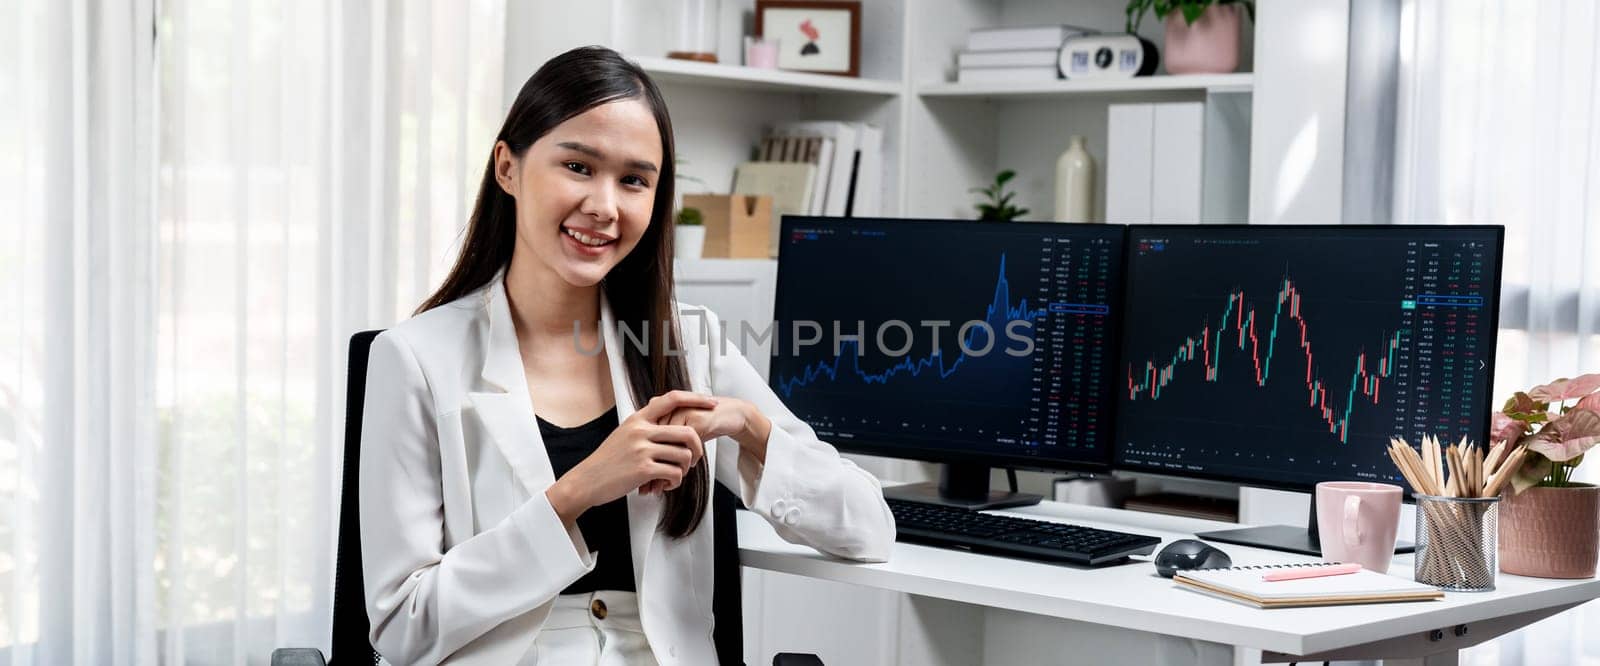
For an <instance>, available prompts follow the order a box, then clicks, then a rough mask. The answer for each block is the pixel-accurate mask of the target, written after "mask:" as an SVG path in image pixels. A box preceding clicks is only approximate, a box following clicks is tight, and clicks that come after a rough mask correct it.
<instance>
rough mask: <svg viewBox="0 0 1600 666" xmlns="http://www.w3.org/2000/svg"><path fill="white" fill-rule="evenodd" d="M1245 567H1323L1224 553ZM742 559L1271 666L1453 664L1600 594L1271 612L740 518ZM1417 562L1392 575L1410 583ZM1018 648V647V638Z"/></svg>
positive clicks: (1119, 579)
mask: <svg viewBox="0 0 1600 666" xmlns="http://www.w3.org/2000/svg"><path fill="white" fill-rule="evenodd" d="M998 513H1010V514H1015V515H1024V516H1028V517H1032V518H1041V519H1045V520H1057V521H1063V522H1072V523H1076V524H1081V525H1087V526H1092V527H1102V528H1107V529H1114V530H1122V531H1128V532H1137V533H1142V534H1149V535H1152V536H1157V537H1160V538H1161V539H1162V545H1163V546H1164V545H1166V544H1167V543H1170V542H1171V541H1173V540H1175V539H1182V538H1192V535H1193V534H1194V532H1196V531H1203V530H1208V529H1217V528H1219V527H1225V526H1226V525H1225V524H1223V523H1217V522H1213V521H1206V520H1195V519H1188V518H1178V517H1172V516H1162V515H1156V514H1147V513H1139V512H1132V511H1121V510H1116V509H1105V508H1100V507H1087V506H1078V505H1071V504H1062V503H1057V502H1044V503H1042V504H1040V505H1038V506H1032V507H1024V508H1019V509H1009V510H1004V511H1000V512H998ZM1217 545H1218V546H1219V547H1220V548H1222V549H1223V550H1224V551H1226V552H1227V553H1228V554H1229V555H1230V556H1231V557H1232V558H1233V562H1234V564H1235V565H1251V564H1265V563H1275V562H1285V561H1313V560H1315V558H1312V557H1307V556H1302V555H1292V554H1288V553H1279V552H1274V551H1268V550H1260V549H1255V548H1247V547H1244V546H1233V545H1227V544H1217ZM739 546H740V556H741V557H740V559H741V561H742V563H743V564H744V566H747V567H752V568H755V569H762V570H768V571H776V572H781V573H787V574H793V575H799V576H806V577H811V578H819V579H825V580H831V581H837V582H841V583H848V584H854V585H862V586H867V587H872V588H879V589H884V590H891V591H895V592H901V593H906V594H911V595H919V596H923V597H931V598H935V599H943V600H948V601H954V602H960V603H964V604H974V605H977V606H984V607H988V608H993V609H1004V610H1008V611H1018V612H1022V613H1027V614H1032V615H1037V616H1042V617H1044V618H1057V619H1058V620H1056V622H1058V623H1059V620H1070V621H1075V622H1084V623H1092V624H1094V625H1103V626H1112V627H1121V628H1125V629H1132V630H1137V631H1142V632H1150V633H1154V634H1162V635H1166V636H1175V637H1180V638H1186V639H1192V640H1197V641H1205V642H1208V643H1216V644H1222V645H1227V646H1239V647H1246V648H1255V649H1259V650H1261V651H1262V661H1263V662H1269V663H1270V662H1281V661H1295V660H1303V661H1304V660H1316V661H1321V660H1325V659H1387V660H1389V662H1388V663H1397V662H1398V663H1426V664H1429V665H1434V664H1454V663H1456V659H1457V651H1458V650H1460V649H1462V648H1465V647H1470V646H1472V645H1476V644H1478V643H1481V642H1483V641H1485V640H1488V639H1491V638H1494V637H1495V636H1499V635H1501V634H1504V633H1506V632H1509V631H1512V630H1515V629H1517V628H1520V627H1522V626H1525V625H1527V624H1529V623H1531V622H1534V621H1537V620H1540V619H1543V618H1545V617H1549V616H1551V615H1554V614H1556V613H1559V612H1561V611H1564V610H1567V609H1569V608H1572V607H1574V606H1576V605H1578V604H1581V603H1584V602H1586V601H1589V600H1591V599H1594V598H1595V597H1597V596H1600V580H1595V579H1589V580H1580V581H1558V580H1545V579H1539V578H1523V577H1520V576H1511V575H1506V574H1501V575H1500V577H1499V582H1498V589H1496V590H1495V591H1493V592H1486V593H1456V592H1451V593H1446V595H1445V599H1444V600H1443V601H1435V602H1419V603H1399V604H1368V605H1358V606H1329V607H1320V608H1286V609H1272V610H1263V609H1257V608H1252V607H1248V606H1245V605H1242V604H1236V603H1232V602H1228V601H1224V600H1221V599H1214V598H1211V597H1207V596H1205V595H1201V594H1197V593H1195V592H1191V591H1188V590H1184V589H1179V588H1178V587H1176V586H1175V585H1174V584H1173V583H1172V582H1171V581H1170V580H1167V579H1164V578H1161V577H1159V576H1157V575H1156V574H1155V568H1154V567H1153V566H1152V565H1151V564H1149V560H1150V559H1151V558H1148V557H1147V558H1135V560H1136V562H1134V563H1132V564H1127V565H1119V566H1111V567H1104V568H1099V569H1090V568H1080V567H1074V566H1063V565H1056V564H1046V563H1039V562H1030V561H1025V560H1015V559H1010V558H1003V557H994V556H988V555H979V554H974V553H968V552H964V551H958V550H949V549H943V548H933V547H928V546H920V545H915V544H906V543H897V544H896V545H895V551H894V555H893V556H892V557H891V559H890V560H889V561H888V562H886V563H883V564H858V563H852V562H847V561H843V560H838V559H834V558H832V557H828V556H825V555H822V554H819V553H817V552H816V551H815V550H812V549H811V548H808V547H804V546H796V545H793V544H789V543H787V542H784V541H783V540H782V539H779V538H778V537H777V535H776V534H775V533H774V532H773V531H772V529H771V528H770V527H769V526H768V525H767V524H766V523H765V522H764V521H762V520H761V518H760V517H758V516H755V515H753V514H750V513H748V512H744V511H741V512H739ZM1411 567H1412V560H1411V556H1409V555H1401V556H1396V557H1395V560H1394V565H1393V567H1392V568H1391V573H1393V574H1395V575H1401V576H1406V577H1408V578H1409V577H1410V574H1411ZM1011 640H1018V637H1017V636H1013V637H1011Z"/></svg>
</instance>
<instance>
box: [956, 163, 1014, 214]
mask: <svg viewBox="0 0 1600 666" xmlns="http://www.w3.org/2000/svg"><path fill="white" fill-rule="evenodd" d="M1015 177H1017V172H1015V171H1012V170H1011V169H1006V170H1004V171H1001V172H1000V173H998V174H995V177H994V182H993V183H991V184H990V185H989V186H988V187H974V188H972V189H970V190H968V191H969V192H973V193H975V194H982V195H983V200H982V201H979V202H978V203H976V204H973V206H972V207H973V208H976V209H978V219H979V220H983V221H995V222H1010V221H1012V220H1015V219H1017V218H1019V217H1022V216H1023V215H1027V214H1028V209H1026V208H1018V207H1016V206H1015V205H1013V204H1012V203H1011V200H1012V199H1013V198H1015V197H1016V194H1017V193H1016V192H1007V191H1006V183H1007V182H1008V181H1010V180H1011V179H1012V178H1015Z"/></svg>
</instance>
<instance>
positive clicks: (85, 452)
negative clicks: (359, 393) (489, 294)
mask: <svg viewBox="0 0 1600 666" xmlns="http://www.w3.org/2000/svg"><path fill="white" fill-rule="evenodd" d="M503 24H504V7H503V0H473V1H472V2H468V3H449V4H442V3H430V2H422V1H419V0H409V1H406V2H398V1H396V2H378V1H376V0H370V1H365V2H340V3H325V2H317V1H312V0H284V1H281V2H267V1H256V0H160V2H156V1H155V0H135V1H134V2H131V3H130V2H111V1H106V2H101V1H100V0H73V1H70V2H61V1H58V0H20V1H19V2H12V3H6V4H5V5H4V9H0V50H3V51H0V97H3V98H5V99H7V100H17V101H19V102H20V103H18V104H10V103H8V104H6V105H0V176H3V178H0V210H7V211H20V214H19V215H6V216H0V234H3V238H0V289H3V291H0V293H3V294H4V296H3V297H4V298H6V299H7V302H8V304H9V305H10V306H11V307H12V308H14V309H19V310H21V312H22V313H23V316H22V317H21V318H19V319H12V318H6V323H4V324H0V662H5V661H10V662H11V663H23V664H34V663H37V664H58V663H97V664H98V663H106V664H113V663H207V664H209V663H265V662H266V660H267V657H268V655H269V653H270V651H271V650H272V648H274V647H277V646H283V645H304V646H322V647H324V648H325V647H326V642H327V622H328V617H329V614H330V595H331V590H330V587H331V583H332V578H333V576H332V570H331V563H332V556H333V551H334V548H333V538H334V533H335V526H336V524H337V515H336V514H337V511H336V508H335V507H336V501H335V500H336V498H337V492H338V488H337V484H338V474H337V469H338V466H339V463H340V458H341V452H340V446H341V437H342V427H343V399H344V368H345V351H344V350H345V345H346V341H347V340H348V337H349V335H350V334H351V333H353V332H355V331H357V330H361V329H364V328H373V327H382V326H387V325H390V324H392V323H393V322H395V321H397V320H399V319H401V318H403V317H404V316H406V315H407V314H408V313H409V312H410V310H411V309H412V308H413V307H414V306H415V304H416V303H417V302H419V301H420V300H421V298H422V296H423V295H424V294H425V292H426V291H427V289H428V288H429V287H430V286H431V285H433V284H435V283H436V282H437V281H438V279H439V278H440V277H441V276H442V274H443V271H444V269H445V268H447V265H448V261H449V259H450V256H451V254H450V253H451V250H452V249H453V247H454V243H455V242H456V241H457V239H458V232H459V230H460V228H461V226H462V224H463V223H464V220H465V218H466V215H467V212H468V210H469V206H470V205H471V198H472V196H473V195H474V194H475V187H476V179H477V178H479V177H481V173H482V168H483V164H484V161H485V160H486V159H487V155H488V148H489V146H490V144H491V142H492V141H493V136H494V132H495V130H496V129H498V123H499V120H500V115H501V113H502V100H501V94H500V90H501V82H502V80H503V79H502V76H501V70H502V67H503V64H502V63H503V54H502V45H503V43H504V36H505V32H504V31H505V27H504V25H503ZM8 658H9V659H8Z"/></svg>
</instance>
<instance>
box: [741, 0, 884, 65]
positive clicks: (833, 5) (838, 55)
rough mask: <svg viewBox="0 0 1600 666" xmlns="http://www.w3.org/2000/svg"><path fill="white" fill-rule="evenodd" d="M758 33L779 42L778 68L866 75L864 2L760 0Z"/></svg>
mask: <svg viewBox="0 0 1600 666" xmlns="http://www.w3.org/2000/svg"><path fill="white" fill-rule="evenodd" d="M755 19H756V20H755V34H756V36H758V37H761V38H762V39H776V40H778V69H783V70H788V71H792V72H812V73H817V74H834V75H838V76H850V77H859V76H861V2H860V1H859V0H849V1H842V0H756V17H755Z"/></svg>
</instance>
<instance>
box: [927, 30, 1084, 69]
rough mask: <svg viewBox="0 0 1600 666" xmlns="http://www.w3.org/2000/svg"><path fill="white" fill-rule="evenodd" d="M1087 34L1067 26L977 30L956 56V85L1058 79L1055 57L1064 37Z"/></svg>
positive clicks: (970, 34) (968, 37)
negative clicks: (965, 46) (957, 83)
mask: <svg viewBox="0 0 1600 666" xmlns="http://www.w3.org/2000/svg"><path fill="white" fill-rule="evenodd" d="M1089 32H1091V31H1090V30H1088V29H1086V28H1079V27H1077V26H1070V25H1040V26H1025V27H1018V28H978V29H976V30H973V31H971V32H969V33H967V48H966V50H964V51H962V52H960V53H958V54H956V81H958V82H960V83H1027V82H1037V81H1054V80H1056V79H1058V78H1060V76H1061V75H1060V73H1059V72H1058V71H1057V69H1056V58H1057V57H1058V55H1059V52H1060V50H1061V43H1062V42H1065V41H1067V38H1068V37H1072V36H1075V35H1082V34H1087V33H1089Z"/></svg>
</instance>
